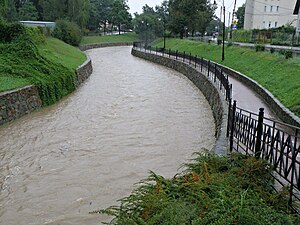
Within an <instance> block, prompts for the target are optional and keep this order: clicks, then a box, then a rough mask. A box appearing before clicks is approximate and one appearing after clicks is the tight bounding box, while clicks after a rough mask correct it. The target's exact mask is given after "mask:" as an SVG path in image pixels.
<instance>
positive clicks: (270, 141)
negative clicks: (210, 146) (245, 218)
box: [134, 43, 300, 212]
mask: <svg viewBox="0 0 300 225" xmlns="http://www.w3.org/2000/svg"><path fill="white" fill-rule="evenodd" d="M134 48H135V49H138V48H139V49H140V50H141V51H146V52H147V51H149V52H151V51H153V53H155V54H161V55H162V56H165V57H173V59H176V60H180V61H183V62H185V63H188V64H190V65H191V66H195V67H198V68H199V69H200V71H201V72H202V73H203V74H205V73H206V74H207V77H208V78H209V79H211V80H212V81H214V83H217V84H218V87H219V88H220V90H223V93H224V94H225V97H226V100H227V101H228V105H229V110H228V120H227V123H228V124H227V137H228V139H229V149H230V151H234V150H235V151H237V152H242V153H245V154H247V155H253V156H255V157H256V158H261V159H264V160H267V161H268V162H269V163H270V165H271V166H273V170H274V174H273V176H274V178H275V180H276V181H277V182H276V185H277V186H276V187H275V186H274V189H275V190H276V191H278V189H279V186H282V187H283V186H288V188H289V195H290V196H289V203H290V206H291V207H292V208H293V209H294V210H296V211H297V212H298V211H299V209H300V206H296V204H295V203H294V202H295V201H296V202H297V204H299V203H300V127H295V126H292V125H289V124H286V123H283V122H280V121H276V120H274V119H269V118H266V117H265V116H264V109H263V108H261V109H260V110H259V112H258V113H253V112H250V111H247V110H244V109H241V108H238V107H237V106H236V101H234V102H233V104H232V96H231V94H232V84H230V83H229V81H228V76H227V75H226V74H224V72H223V70H222V67H221V66H220V65H218V64H216V63H213V62H211V61H209V60H207V59H204V58H202V57H197V56H193V55H191V54H190V53H186V52H178V51H172V50H171V49H169V50H166V49H159V48H155V49H153V48H151V47H149V46H147V48H145V46H144V44H143V43H134ZM278 185H279V186H278Z"/></svg>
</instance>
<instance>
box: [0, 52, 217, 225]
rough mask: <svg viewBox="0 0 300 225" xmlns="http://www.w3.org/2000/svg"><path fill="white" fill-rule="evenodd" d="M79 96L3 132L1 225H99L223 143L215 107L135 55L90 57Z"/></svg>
mask: <svg viewBox="0 0 300 225" xmlns="http://www.w3.org/2000/svg"><path fill="white" fill-rule="evenodd" d="M87 53H88V54H89V55H90V57H91V59H92V61H93V67H94V72H93V74H92V75H91V77H90V78H89V79H88V80H87V81H86V82H85V83H84V84H83V85H82V86H80V87H79V88H78V89H77V90H76V91H75V92H74V93H72V94H71V95H69V96H67V97H66V98H64V99H62V100H61V101H60V102H58V103H57V104H55V105H52V106H50V107H46V108H43V109H41V110H39V111H36V112H34V113H31V114H29V115H26V116H24V117H22V118H21V119H18V120H16V121H14V122H12V123H10V124H8V125H4V126H2V127H0V174H1V177H0V187H1V189H0V224H1V225H41V224H49V225H50V224H51V225H77V224H78V225H94V224H101V221H103V220H107V218H106V217H105V216H102V215H90V214H89V212H90V211H93V210H97V209H102V208H105V207H108V206H110V205H115V204H117V202H116V201H117V200H118V199H120V198H121V197H124V196H127V195H128V194H130V192H131V191H132V190H133V188H134V183H136V182H138V181H140V180H141V179H143V178H145V177H146V176H147V175H148V172H149V170H153V171H155V172H156V173H158V174H160V175H163V176H166V177H172V176H174V175H175V174H176V172H178V171H177V169H178V168H179V166H180V165H181V164H182V163H184V162H186V161H187V160H188V159H190V158H191V157H192V153H193V152H195V151H199V150H201V148H207V149H210V148H212V146H213V145H214V143H215V138H214V133H215V127H214V126H215V125H214V121H213V116H212V112H211V109H210V107H209V104H208V102H207V101H206V99H205V98H204V96H203V95H202V93H201V92H200V91H199V90H198V89H197V88H196V87H195V86H194V85H193V84H192V83H191V82H190V81H189V80H187V79H186V78H185V77H184V76H183V75H181V74H179V73H177V72H175V71H173V70H170V69H167V68H164V67H161V66H158V65H155V64H152V63H149V62H147V61H144V60H142V59H138V58H135V57H133V56H131V54H130V47H113V48H103V49H94V50H89V51H87Z"/></svg>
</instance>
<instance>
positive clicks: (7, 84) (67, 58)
mask: <svg viewBox="0 0 300 225" xmlns="http://www.w3.org/2000/svg"><path fill="white" fill-rule="evenodd" d="M38 49H39V52H40V54H41V55H42V56H43V57H45V58H46V59H48V60H50V61H51V62H55V63H58V64H61V65H63V66H65V67H67V68H69V69H72V70H74V69H76V68H77V67H78V66H79V65H81V64H82V63H83V62H84V61H85V60H86V55H85V54H84V53H82V52H81V51H80V50H79V49H77V48H75V47H72V46H70V45H68V44H66V43H64V42H62V41H60V40H58V39H55V38H47V39H46V43H45V44H39V45H38ZM20 62H21V63H22V59H20ZM29 84H31V82H30V81H29V79H26V78H21V77H13V76H11V75H10V74H7V75H3V74H0V92H3V91H8V90H12V89H15V88H19V87H24V86H26V85H29Z"/></svg>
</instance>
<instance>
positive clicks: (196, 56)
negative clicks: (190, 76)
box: [194, 55, 197, 68]
mask: <svg viewBox="0 0 300 225" xmlns="http://www.w3.org/2000/svg"><path fill="white" fill-rule="evenodd" d="M194 59H195V68H196V67H197V55H195V58H194Z"/></svg>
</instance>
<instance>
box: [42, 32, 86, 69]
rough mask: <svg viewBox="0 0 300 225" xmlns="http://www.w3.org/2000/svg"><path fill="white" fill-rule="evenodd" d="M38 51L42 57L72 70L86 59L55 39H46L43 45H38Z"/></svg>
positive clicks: (80, 53) (81, 53)
mask: <svg viewBox="0 0 300 225" xmlns="http://www.w3.org/2000/svg"><path fill="white" fill-rule="evenodd" d="M38 49H39V52H40V53H41V55H42V56H43V57H45V58H47V59H48V60H50V61H52V62H56V63H60V64H62V65H63V66H65V67H67V68H69V69H73V70H74V69H76V68H77V67H78V66H80V65H81V64H82V63H84V62H85V60H86V59H87V57H86V55H85V54H84V53H83V52H81V51H80V50H79V49H78V48H75V47H73V46H71V45H68V44H66V43H64V42H63V41H61V40H58V39H56V38H51V37H48V38H47V39H46V43H45V44H39V45H38Z"/></svg>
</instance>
